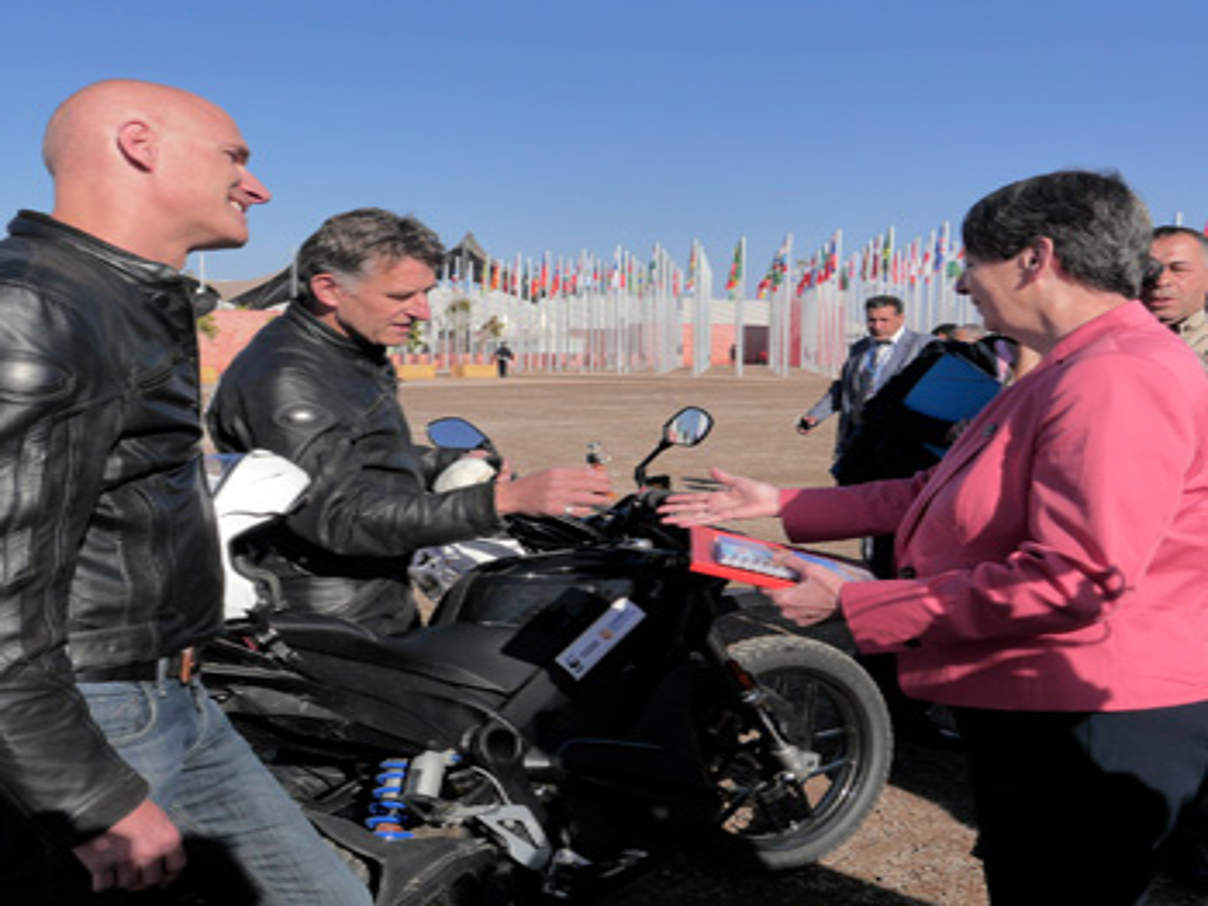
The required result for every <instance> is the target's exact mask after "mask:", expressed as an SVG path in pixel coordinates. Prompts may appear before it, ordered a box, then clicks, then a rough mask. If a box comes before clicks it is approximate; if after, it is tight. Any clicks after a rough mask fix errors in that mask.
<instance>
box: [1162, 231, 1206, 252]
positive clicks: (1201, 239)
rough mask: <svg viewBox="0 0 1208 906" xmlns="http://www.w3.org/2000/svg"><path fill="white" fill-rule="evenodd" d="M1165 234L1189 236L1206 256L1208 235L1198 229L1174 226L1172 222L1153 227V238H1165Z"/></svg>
mask: <svg viewBox="0 0 1208 906" xmlns="http://www.w3.org/2000/svg"><path fill="white" fill-rule="evenodd" d="M1167 236H1190V237H1191V238H1192V239H1194V240H1195V241H1196V242H1198V243H1199V244H1200V249H1201V250H1203V252H1204V255H1205V256H1206V257H1208V236H1205V235H1204V234H1203V233H1201V232H1200V231H1199V230H1193V229H1192V228H1191V227H1185V226H1174V225H1173V224H1166V225H1164V226H1160V227H1154V231H1153V238H1154V239H1165V238H1166V237H1167Z"/></svg>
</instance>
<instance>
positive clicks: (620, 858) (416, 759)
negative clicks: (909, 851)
mask: <svg viewBox="0 0 1208 906" xmlns="http://www.w3.org/2000/svg"><path fill="white" fill-rule="evenodd" d="M442 423H443V427H442ZM711 426H712V418H711V417H710V416H709V414H708V413H707V412H705V411H704V410H702V409H697V408H692V407H689V408H686V409H683V410H681V411H680V412H678V413H676V415H674V416H673V417H672V418H671V419H670V420H668V422H667V423H666V424H665V425H664V426H663V432H662V437H661V439H660V441H659V442H658V444H657V445H656V447H655V448H654V450H653V451H652V452H651V453H650V455H649V456H647V457H646V458H645V459H644V460H643V461H642V462H641V463H640V464H639V465H638V466H637V468H636V469H635V478H636V480H637V484H638V490H637V491H636V492H635V493H633V494H630V495H628V496H626V497H624V499H621V500H619V501H617V502H616V503H614V504H613V505H611V506H609V507H608V508H607V509H606V510H604V511H603V512H599V513H597V514H595V515H593V516H590V517H588V518H583V519H577V518H563V517H557V518H554V517H543V518H526V517H511V518H510V525H509V534H510V535H511V536H512V537H513V538H514V539H516V540H517V541H519V542H520V544H521V545H522V546H523V547H524V549H525V550H526V551H527V553H525V554H524V555H522V556H515V555H505V556H502V557H499V558H498V559H492V560H489V561H486V562H482V563H479V564H478V565H476V566H474V567H473V568H472V569H470V570H469V571H468V572H466V573H465V574H464V575H462V576H461V577H460V578H457V579H456V580H455V581H454V582H453V583H452V585H451V587H449V588H448V590H447V591H446V592H445V593H444V594H443V596H442V597H441V598H440V600H439V602H438V603H437V605H436V607H435V610H434V612H433V613H432V615H431V617H430V618H429V621H428V625H427V626H426V627H424V628H422V629H418V630H416V631H414V632H412V633H410V634H408V635H406V636H403V637H398V638H384V637H380V636H376V635H374V634H373V633H371V632H369V631H367V630H364V629H362V628H361V627H358V626H355V625H352V624H350V623H346V622H343V621H340V620H337V619H334V618H328V617H323V616H318V615H313V614H303V613H296V612H291V611H289V610H286V609H283V607H282V599H281V596H280V589H279V588H278V587H277V586H276V585H275V583H274V580H273V577H272V576H269V575H264V574H259V573H257V571H256V570H255V569H254V568H253V567H251V566H250V565H249V564H248V562H247V560H246V558H245V557H244V556H243V555H242V553H241V548H240V539H241V538H242V537H246V535H247V532H248V530H249V528H251V527H254V526H255V525H259V524H263V522H264V521H265V520H268V519H271V518H274V517H275V516H276V515H279V514H280V513H281V512H284V510H285V509H286V508H288V506H289V505H290V502H291V501H292V500H293V499H294V498H296V497H297V495H298V493H300V488H299V481H300V477H299V475H298V474H296V473H297V471H298V470H296V467H293V466H292V465H290V464H289V463H286V462H285V461H284V460H281V459H280V457H275V456H272V455H271V454H249V455H247V456H245V457H244V459H243V461H242V462H240V463H239V464H238V465H234V467H233V468H232V463H229V462H228V463H225V464H220V465H221V466H222V467H223V475H224V477H221V478H220V479H218V490H217V492H216V508H217V510H218V514H219V523H220V533H224V532H225V533H226V534H227V537H225V538H224V548H228V549H229V554H228V563H229V565H230V567H231V569H232V570H233V571H234V572H235V573H236V574H237V576H236V578H235V579H234V582H235V585H234V588H233V591H231V592H229V594H234V595H235V603H234V604H233V605H232V606H233V607H234V609H235V610H236V611H240V612H239V613H238V614H232V618H231V619H229V620H228V622H227V624H226V629H225V631H224V633H223V634H222V636H221V637H220V638H219V639H218V640H217V641H216V642H215V643H214V644H213V645H212V646H211V647H210V648H209V649H208V650H207V652H206V658H205V662H204V668H203V669H204V675H205V681H206V685H207V687H208V688H209V689H210V690H211V693H212V694H213V695H214V696H215V697H216V698H217V700H218V701H219V702H220V703H221V705H222V707H223V708H224V709H225V710H226V712H227V713H228V714H229V715H230V716H231V718H232V720H233V721H234V722H235V723H236V725H237V726H238V727H239V729H240V730H241V732H243V733H244V735H245V736H246V737H247V738H248V739H249V740H250V741H251V742H252V744H253V746H254V747H255V749H256V750H257V752H258V754H259V755H260V757H261V758H262V759H263V760H264V761H265V763H266V764H268V765H269V767H270V768H271V770H272V771H273V772H274V774H275V775H276V776H277V777H278V778H279V779H280V780H281V782H282V783H283V784H284V785H285V786H286V788H287V789H288V790H289V791H290V793H291V795H293V796H294V797H295V799H296V800H297V801H298V802H299V803H300V804H301V805H302V806H303V808H304V809H305V811H306V813H307V814H308V816H309V817H310V818H311V820H312V822H313V823H314V824H315V826H316V827H317V828H318V829H319V830H320V832H321V833H323V834H324V835H325V836H326V837H327V838H328V839H329V841H331V842H332V843H333V844H335V845H336V846H337V848H338V849H339V850H340V851H341V852H342V853H343V854H345V855H346V856H347V858H348V860H349V861H350V864H352V866H353V867H354V869H356V870H358V871H360V873H361V875H362V877H363V878H364V879H365V880H366V882H367V883H369V884H370V886H371V888H372V889H373V891H374V894H375V901H376V902H377V903H382V904H391V906H412V904H456V903H488V902H500V903H506V902H533V901H535V900H537V899H539V898H541V897H550V898H557V899H567V898H579V897H584V896H590V895H595V894H598V893H600V892H601V891H602V890H604V889H606V887H607V885H608V883H609V882H619V881H621V880H623V879H625V878H627V877H629V876H630V875H631V874H632V873H633V872H634V871H636V870H638V869H640V868H642V867H644V866H648V865H650V864H651V863H652V861H653V860H654V859H655V858H657V857H658V856H659V855H661V854H666V853H668V852H669V851H672V850H675V849H684V848H697V849H703V850H705V851H708V852H714V851H716V852H719V853H722V854H724V855H725V856H726V857H728V858H731V859H734V860H735V862H736V863H740V864H741V863H746V864H749V865H753V866H755V867H758V868H760V869H763V870H773V871H776V870H786V869H793V868H798V867H800V866H804V865H809V864H811V863H813V862H815V861H816V860H818V859H819V858H820V857H822V856H823V855H825V854H826V853H828V852H830V851H831V850H833V849H834V848H835V847H836V846H838V845H839V844H840V843H841V842H842V841H843V840H845V839H846V838H847V837H848V836H849V835H850V834H851V833H853V832H854V831H855V829H856V828H857V827H858V826H859V825H860V823H861V822H862V821H863V820H864V818H865V816H866V815H867V814H868V812H869V810H870V809H871V808H872V806H873V805H874V803H875V802H876V800H877V798H878V796H879V795H880V792H881V790H882V788H883V786H884V784H885V781H886V776H887V774H888V770H889V764H890V760H891V753H892V732H891V729H890V724H889V717H888V714H887V711H886V708H885V704H884V701H883V700H882V698H881V696H880V694H879V692H878V691H877V689H876V686H875V685H874V684H873V683H872V681H871V680H870V679H869V677H868V676H867V674H865V673H864V671H863V670H862V669H861V668H860V667H859V666H858V665H857V664H856V663H855V662H854V661H853V660H852V659H851V658H850V657H848V656H847V655H845V654H844V653H842V652H840V651H838V650H837V649H835V648H832V647H830V646H829V645H826V644H823V643H822V642H818V641H815V640H813V639H808V638H803V637H800V636H797V635H794V634H789V633H786V632H784V631H783V629H782V628H780V627H775V626H768V627H767V628H766V629H765V630H764V631H763V632H761V633H760V634H757V635H755V636H754V637H750V638H745V639H742V640H741V641H738V642H736V643H734V644H731V645H727V644H726V643H725V642H723V640H722V636H721V634H720V626H721V624H722V623H723V622H724V620H725V619H726V618H727V616H728V615H731V614H733V613H734V611H735V610H736V607H737V605H736V604H735V603H734V599H733V598H731V597H729V596H728V595H726V594H724V593H723V590H724V587H725V585H726V581H725V580H724V579H720V578H717V577H715V576H710V575H704V574H700V573H698V572H694V571H692V569H691V568H690V567H691V555H690V551H689V544H688V533H687V532H686V531H685V530H683V529H679V528H675V527H671V526H667V525H664V524H662V523H661V522H660V520H659V517H658V515H657V513H656V507H657V506H658V503H659V501H660V500H661V499H662V496H663V495H665V493H666V491H661V490H658V489H657V486H658V485H659V484H663V483H665V482H662V481H660V480H659V477H657V476H655V477H650V476H647V475H646V467H647V466H648V465H649V464H650V462H651V461H652V460H653V459H654V457H655V456H657V455H660V454H661V453H663V452H664V451H665V450H667V449H668V448H670V447H672V446H693V445H695V444H698V443H700V441H701V440H703V439H704V437H705V436H706V435H707V434H708V432H709V430H710V428H711ZM430 433H431V435H432V437H433V440H434V441H435V442H437V443H438V444H440V445H443V446H451V447H454V448H457V449H462V450H469V449H473V448H478V449H483V450H486V451H487V452H488V453H489V454H492V455H493V454H494V451H493V449H492V448H491V447H490V442H489V440H487V438H486V437H485V435H483V434H482V433H481V432H479V431H478V430H477V429H475V428H474V427H473V426H472V425H469V423H467V422H464V421H461V420H440V421H438V422H437V423H434V424H433V426H431V429H430ZM265 457H269V459H266V458H265ZM257 463H258V464H259V467H260V468H267V469H268V471H269V472H270V473H272V474H273V475H275V476H276V477H275V478H274V479H273V480H272V481H266V482H265V484H273V482H275V484H274V487H276V488H278V489H279V490H280V497H279V500H278V503H277V504H275V505H274V504H271V503H269V502H267V501H266V500H256V501H254V502H249V501H251V498H252V495H250V494H249V493H248V488H249V487H251V486H255V485H257V484H258V482H257V481H256V480H255V479H254V478H252V479H249V478H247V477H245V478H243V479H242V480H241V479H240V477H239V472H240V469H241V468H243V467H244V465H245V464H247V465H256V464H257ZM291 470H292V471H291ZM249 474H250V473H249ZM301 478H304V476H301ZM228 491H229V492H230V493H227V492H228ZM249 591H250V592H251V593H252V595H253V597H254V599H255V600H254V603H251V604H250V605H249V597H248V595H249Z"/></svg>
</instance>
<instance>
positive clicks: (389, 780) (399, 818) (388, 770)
mask: <svg viewBox="0 0 1208 906" xmlns="http://www.w3.org/2000/svg"><path fill="white" fill-rule="evenodd" d="M380 767H381V769H382V771H381V773H380V774H378V775H377V777H376V780H377V787H376V788H375V789H374V791H373V802H371V803H370V804H369V817H368V818H366V819H365V826H366V827H367V828H369V829H370V830H371V831H373V832H374V834H376V835H377V836H379V837H381V838H383V839H385V840H406V839H408V838H409V837H413V836H415V835H414V834H412V833H411V832H410V831H408V830H407V829H406V828H405V821H406V817H407V805H406V803H404V802H403V786H404V785H405V784H406V782H407V767H408V761H407V759H406V758H387V759H386V760H385V761H383V762H382V763H381V765H380Z"/></svg>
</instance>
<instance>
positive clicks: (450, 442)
mask: <svg viewBox="0 0 1208 906" xmlns="http://www.w3.org/2000/svg"><path fill="white" fill-rule="evenodd" d="M428 440H430V441H432V443H433V444H435V445H436V446H438V447H447V448H449V449H453V450H477V449H479V448H480V447H489V446H490V441H489V440H487V436H486V435H485V434H483V433H482V432H481V431H479V430H478V429H477V428H475V427H474V426H473V425H472V424H470V423H469V422H468V421H466V420H465V419H464V418H457V417H456V416H448V417H446V418H438V419H436V420H434V421H430V422H428Z"/></svg>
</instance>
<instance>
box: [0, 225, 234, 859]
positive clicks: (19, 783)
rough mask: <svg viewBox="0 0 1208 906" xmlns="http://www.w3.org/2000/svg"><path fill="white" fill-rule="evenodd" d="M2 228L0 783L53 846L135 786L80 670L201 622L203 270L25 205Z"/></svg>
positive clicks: (126, 800)
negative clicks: (96, 716)
mask: <svg viewBox="0 0 1208 906" xmlns="http://www.w3.org/2000/svg"><path fill="white" fill-rule="evenodd" d="M9 232H10V234H11V235H10V238H9V239H7V240H5V241H4V242H0V312H2V314H0V544H3V552H2V554H0V787H2V788H3V791H4V793H5V794H7V797H8V798H9V799H11V800H12V802H13V803H14V804H15V805H16V807H17V808H18V810H19V811H20V812H21V813H23V814H25V815H27V816H28V817H30V818H32V819H33V820H35V821H37V822H39V823H41V824H43V825H45V826H47V827H48V828H49V829H50V831H51V832H52V833H54V834H55V835H56V836H58V837H59V838H60V839H61V840H63V841H64V842H66V843H75V842H79V841H81V840H83V839H85V838H87V837H89V836H92V835H95V834H96V833H99V832H100V831H102V830H104V829H105V828H107V827H109V826H111V825H112V824H113V823H114V822H115V821H117V820H118V819H120V818H121V817H123V816H124V815H126V814H127V813H128V812H129V811H130V810H131V809H132V808H133V807H134V806H135V805H137V804H138V803H139V802H140V801H141V800H142V799H143V798H144V797H145V796H146V794H147V784H146V782H145V781H144V780H143V779H142V777H140V776H139V775H138V774H137V773H135V771H134V770H132V769H131V768H130V767H129V766H128V765H126V764H125V762H123V761H121V760H120V759H119V758H118V757H117V756H116V755H115V754H114V752H113V750H112V749H111V748H110V747H109V745H108V744H107V743H106V741H105V739H104V737H103V736H102V735H101V733H100V731H99V730H98V729H97V728H96V726H95V725H94V724H93V723H92V721H91V720H90V719H89V716H88V711H87V707H86V705H85V703H84V700H83V699H82V698H81V697H80V695H79V694H78V693H77V692H76V689H75V686H74V677H73V668H74V669H75V670H83V669H96V668H103V667H115V666H124V665H127V664H131V663H134V662H138V661H145V660H149V659H154V658H157V657H161V656H166V655H169V654H172V653H173V652H176V651H179V650H180V649H181V648H183V647H185V646H187V645H190V644H192V643H194V642H198V641H200V640H202V639H204V638H206V637H207V636H210V635H212V634H213V633H214V632H215V631H216V630H217V629H218V627H219V625H220V620H221V588H222V586H221V583H222V573H221V567H220V562H219V557H218V546H217V538H216V535H215V532H214V518H213V513H212V510H211V507H210V496H209V492H208V491H207V490H206V487H205V478H204V475H203V471H202V460H201V447H200V442H201V437H202V434H201V426H200V423H199V408H200V404H199V394H198V375H197V334H196V323H195V322H196V316H197V314H198V311H197V310H196V309H195V303H196V302H197V301H198V300H199V299H200V300H205V301H206V302H209V303H210V304H212V302H211V301H210V297H208V296H199V295H198V294H197V292H196V289H197V284H196V283H195V282H194V281H191V280H189V279H188V278H186V277H184V276H183V275H182V274H180V273H179V272H178V271H176V270H174V269H172V268H170V267H168V266H166V265H163V264H158V263H156V262H152V261H148V260H146V259H143V258H139V257H136V256H134V255H131V254H129V253H127V252H124V251H121V250H120V249H117V248H114V247H113V246H110V245H108V244H106V243H104V242H101V241H99V240H97V239H95V238H93V237H91V236H89V235H87V234H85V233H82V232H80V231H78V230H75V229H72V228H70V227H68V226H65V225H63V224H60V223H58V222H56V221H54V220H51V219H50V218H48V217H46V216H44V215H41V214H35V213H31V212H27V211H22V212H21V213H20V214H18V216H17V218H16V219H15V220H13V222H12V223H11V224H10V225H9Z"/></svg>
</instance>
